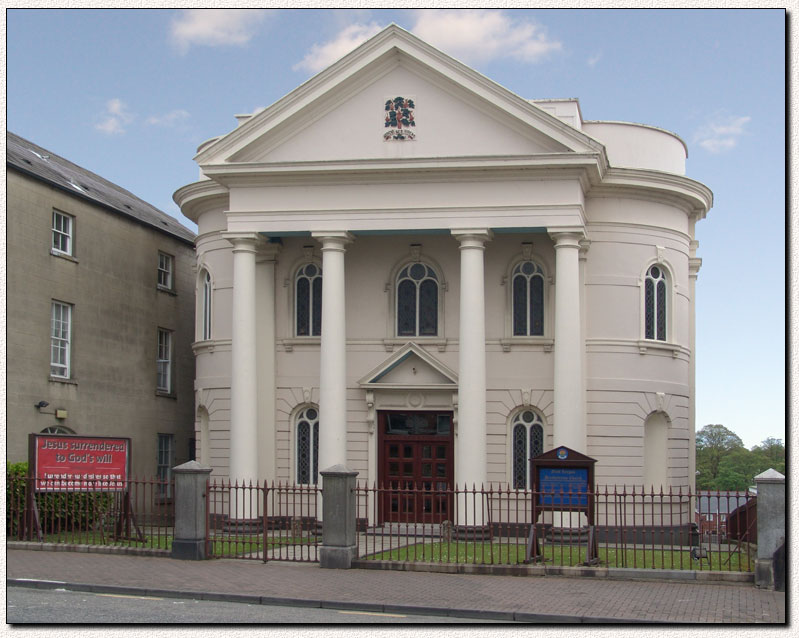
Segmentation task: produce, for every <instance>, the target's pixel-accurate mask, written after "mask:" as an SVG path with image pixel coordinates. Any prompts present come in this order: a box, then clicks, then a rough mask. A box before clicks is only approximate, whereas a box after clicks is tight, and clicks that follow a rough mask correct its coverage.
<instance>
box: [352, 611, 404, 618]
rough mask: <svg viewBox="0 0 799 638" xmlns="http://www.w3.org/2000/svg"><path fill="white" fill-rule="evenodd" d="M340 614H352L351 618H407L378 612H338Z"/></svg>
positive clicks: (401, 615)
mask: <svg viewBox="0 0 799 638" xmlns="http://www.w3.org/2000/svg"><path fill="white" fill-rule="evenodd" d="M338 613H340V614H352V615H353V616H388V617H389V618H407V616H404V615H403V614H384V613H381V612H378V611H339V612H338Z"/></svg>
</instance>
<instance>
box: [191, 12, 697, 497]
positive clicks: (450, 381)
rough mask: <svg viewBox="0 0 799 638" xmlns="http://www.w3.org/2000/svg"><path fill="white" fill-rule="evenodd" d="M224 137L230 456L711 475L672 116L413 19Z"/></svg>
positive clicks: (213, 335) (208, 165) (301, 462)
mask: <svg viewBox="0 0 799 638" xmlns="http://www.w3.org/2000/svg"><path fill="white" fill-rule="evenodd" d="M236 117H237V119H238V121H239V124H238V127H237V128H235V129H234V130H233V131H231V132H230V133H228V134H226V135H223V136H220V137H216V138H213V139H211V140H209V141H207V142H205V143H204V144H202V145H201V146H200V148H199V149H198V153H197V155H196V157H195V160H196V162H197V163H198V165H199V167H200V179H199V180H198V181H197V182H195V183H192V184H189V185H187V186H184V187H183V188H181V189H179V190H178V191H177V192H176V193H175V201H176V202H177V203H178V204H179V205H180V207H181V210H182V211H183V213H184V214H185V215H186V216H187V217H188V218H190V219H192V220H193V221H195V222H196V223H197V225H198V228H199V230H198V236H197V240H196V255H197V264H196V266H197V268H196V285H197V310H196V340H195V342H194V344H193V348H194V352H195V355H196V379H195V404H196V438H197V458H198V460H199V461H200V462H201V463H203V464H205V465H208V466H210V467H211V468H212V469H213V475H212V476H214V477H222V478H227V477H229V478H231V479H232V480H245V481H248V480H253V481H254V480H269V481H272V480H275V481H284V482H290V483H298V484H315V483H318V482H319V481H321V477H320V471H321V470H324V469H326V468H328V467H331V466H334V465H337V464H341V465H345V466H346V467H348V468H349V469H351V470H355V471H357V472H358V480H359V481H367V482H368V483H369V484H370V485H371V484H372V483H379V482H386V483H388V482H389V481H397V480H404V481H414V482H416V483H420V482H421V483H427V484H429V483H430V482H433V483H435V484H436V485H446V484H449V485H452V484H457V485H459V486H461V485H464V484H467V485H469V486H472V485H473V484H474V485H476V486H478V488H479V486H480V485H481V484H485V485H487V484H488V483H493V484H502V485H503V486H510V487H511V488H519V489H524V488H529V487H530V480H531V477H530V461H529V459H530V458H531V457H533V456H536V455H538V454H541V453H542V452H545V451H548V450H551V449H552V448H553V447H557V446H562V445H563V446H567V447H569V448H571V449H573V450H576V451H579V452H581V453H583V454H586V455H588V456H590V457H592V458H594V459H596V460H597V463H596V469H595V472H596V482H597V483H598V484H600V485H606V484H610V485H613V484H617V485H622V484H624V485H636V486H640V485H646V486H651V485H654V486H655V488H656V489H658V487H659V486H663V487H664V488H665V489H666V490H668V488H669V487H674V488H678V487H682V488H686V487H688V486H692V485H693V477H694V471H695V470H694V411H695V399H694V394H695V383H694V378H695V375H694V351H695V327H694V326H695V319H694V316H695V284H696V277H697V272H698V270H699V266H700V263H701V260H700V259H698V258H697V256H696V250H697V242H696V240H695V232H694V229H695V224H696V223H697V222H698V221H699V220H701V219H703V218H704V217H705V215H706V214H707V212H708V210H709V209H710V207H711V205H712V193H711V192H710V190H709V189H708V188H707V187H706V186H704V185H703V184H700V183H698V182H696V181H694V180H692V179H690V178H688V177H686V176H685V160H686V157H687V149H686V146H685V143H684V142H683V141H682V140H681V139H680V138H679V137H677V136H676V135H675V134H673V133H670V132H668V131H665V130H663V129H659V128H656V127H653V126H647V125H643V124H632V123H628V122H615V121H595V120H587V119H583V116H582V112H581V109H580V105H579V103H578V101H577V100H576V99H535V100H531V99H526V98H523V97H520V96H518V95H515V94H514V93H512V92H510V91H508V90H507V89H505V88H503V87H501V86H499V85H498V84H496V83H494V82H493V81H491V80H490V79H488V78H486V77H484V76H483V75H481V74H479V73H477V72H476V71H474V70H473V69H471V68H469V67H467V66H465V65H463V64H461V63H459V62H457V61H456V60H454V59H452V58H450V57H448V56H447V55H445V54H444V53H442V52H440V51H438V50H437V49H435V48H433V47H432V46H430V45H428V44H427V43H425V42H423V41H422V40H420V39H418V38H417V37H415V36H413V35H411V34H410V33H408V32H406V31H404V30H403V29H401V28H399V27H397V26H395V25H391V26H389V27H387V28H386V29H384V30H383V31H381V32H380V33H379V34H377V35H376V36H374V37H373V38H371V39H370V40H368V41H367V42H365V43H364V44H363V45H361V46H360V47H358V48H357V49H355V50H354V51H352V52H351V53H349V54H348V55H346V56H345V57H343V58H342V59H340V60H339V61H338V62H336V63H335V64H333V65H332V66H330V67H329V68H327V69H326V70H324V71H322V72H321V73H319V74H318V75H316V76H314V77H313V78H311V79H310V80H308V81H307V82H305V83H304V84H302V85H301V86H299V87H298V88H297V89H295V90H294V91H292V92H291V93H289V94H288V95H286V96H285V97H283V98H282V99H280V100H278V101H277V102H275V103H274V104H273V105H271V106H270V107H268V108H266V109H264V110H261V111H258V112H256V113H254V114H251V115H239V116H236Z"/></svg>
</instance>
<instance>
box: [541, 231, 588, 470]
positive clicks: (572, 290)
mask: <svg viewBox="0 0 799 638" xmlns="http://www.w3.org/2000/svg"><path fill="white" fill-rule="evenodd" d="M549 234H550V235H551V236H552V238H553V239H554V240H555V392H554V401H555V414H554V424H553V425H554V427H553V441H554V444H555V447H557V446H559V445H565V446H566V447H569V448H572V449H573V450H577V451H578V452H582V453H583V454H585V453H587V441H586V428H585V414H584V412H583V410H584V408H583V406H584V402H583V388H584V385H585V381H584V379H583V350H584V348H583V338H582V331H581V328H580V268H579V252H580V239H582V237H583V234H582V232H577V231H565V232H564V231H552V230H550V231H549Z"/></svg>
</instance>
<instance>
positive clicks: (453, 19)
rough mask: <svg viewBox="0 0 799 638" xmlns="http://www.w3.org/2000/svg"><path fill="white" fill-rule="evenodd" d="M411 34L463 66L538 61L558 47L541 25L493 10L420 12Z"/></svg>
mask: <svg viewBox="0 0 799 638" xmlns="http://www.w3.org/2000/svg"><path fill="white" fill-rule="evenodd" d="M411 31H413V33H414V34H416V35H417V36H419V37H420V38H421V39H422V40H425V41H427V42H429V43H430V44H432V45H434V46H436V47H438V48H439V49H441V50H442V51H443V52H444V53H447V54H448V55H451V56H453V57H456V58H458V59H460V60H463V61H464V62H467V63H474V62H489V61H491V60H494V59H497V58H514V59H516V60H520V61H522V62H539V61H540V60H542V59H543V58H545V57H546V56H547V55H548V54H550V53H552V52H553V51H559V50H560V49H561V48H562V45H561V43H560V42H558V41H557V40H552V39H550V38H549V36H548V35H547V33H546V29H544V28H543V27H542V26H541V25H539V24H537V23H535V22H532V21H530V20H519V19H515V18H513V17H512V16H509V15H508V14H506V13H505V12H504V11H500V10H495V9H457V10H453V9H446V10H444V9H442V10H438V9H424V10H420V11H417V12H416V24H415V25H414V26H413V28H412V29H411Z"/></svg>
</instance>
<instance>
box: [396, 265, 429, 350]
mask: <svg viewBox="0 0 799 638" xmlns="http://www.w3.org/2000/svg"><path fill="white" fill-rule="evenodd" d="M436 335H438V276H437V275H436V273H435V271H434V270H433V269H432V268H431V267H430V266H427V265H425V264H422V263H419V262H416V263H413V264H409V265H408V266H405V267H404V268H403V269H402V270H400V272H399V275H398V276H397V336H399V337H435V336H436Z"/></svg>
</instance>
